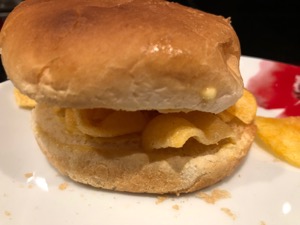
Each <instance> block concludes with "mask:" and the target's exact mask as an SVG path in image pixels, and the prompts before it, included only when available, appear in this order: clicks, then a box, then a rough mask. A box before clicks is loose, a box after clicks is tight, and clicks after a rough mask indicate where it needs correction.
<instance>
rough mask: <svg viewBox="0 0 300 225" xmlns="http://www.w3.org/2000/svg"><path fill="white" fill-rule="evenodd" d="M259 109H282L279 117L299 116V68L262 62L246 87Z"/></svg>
mask: <svg viewBox="0 0 300 225" xmlns="http://www.w3.org/2000/svg"><path fill="white" fill-rule="evenodd" d="M247 88H248V90H249V91H251V92H252V93H253V94H254V95H255V97H256V99H257V103H258V105H259V106H260V107H262V108H265V109H284V112H283V113H282V114H280V115H278V116H279V117H286V116H300V67H299V66H294V65H289V64H285V63H279V62H273V61H262V62H261V64H260V70H259V72H258V74H256V75H255V76H253V77H252V78H251V79H250V80H249V83H248V85H247Z"/></svg>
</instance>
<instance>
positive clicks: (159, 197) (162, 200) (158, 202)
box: [155, 196, 167, 204]
mask: <svg viewBox="0 0 300 225" xmlns="http://www.w3.org/2000/svg"><path fill="white" fill-rule="evenodd" d="M165 200H167V197H166V196H158V197H157V200H156V202H155V204H160V203H162V202H164V201H165Z"/></svg>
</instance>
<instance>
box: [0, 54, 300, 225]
mask: <svg viewBox="0 0 300 225" xmlns="http://www.w3.org/2000/svg"><path fill="white" fill-rule="evenodd" d="M260 61H261V60H260V59H255V58H249V57H242V60H241V71H242V74H243V76H244V81H245V83H247V82H248V79H249V78H250V77H251V76H253V75H254V74H255V73H256V72H257V71H258V69H259V62H260ZM0 96H1V97H0V116H1V119H0V224H10V225H20V224H25V225H27V224H30V225H41V224H43V225H54V224H70V225H83V224H85V225H94V224H122V225H125V224H130V225H133V224H143V225H146V224H149V225H153V224H155V225H159V224H163V225H169V224H170V225H176V224H180V225H182V224H186V225H190V224H197V225H200V224H205V225H215V224H216V225H220V224H222V225H227V224H242V225H291V224H293V225H296V224H297V225H299V224H300V170H299V169H297V168H295V167H292V166H290V165H288V164H285V163H283V162H281V161H279V160H277V159H275V158H274V157H273V156H271V155H270V154H268V153H266V152H265V151H264V150H263V149H261V148H260V147H259V146H258V145H257V144H256V143H254V144H253V146H252V148H251V151H250V154H249V156H248V157H247V159H246V160H245V161H244V163H243V165H241V167H240V168H239V170H238V171H236V173H235V174H234V175H233V176H232V177H230V178H228V179H226V180H224V181H223V182H221V183H219V184H217V185H214V186H213V187H210V188H207V189H205V190H203V192H206V193H208V194H210V193H211V191H212V190H214V189H221V190H225V191H227V192H229V193H230V195H231V197H230V198H227V199H221V200H218V201H217V202H216V203H215V204H209V203H207V202H206V201H204V200H203V199H200V198H199V197H197V193H192V194H189V195H182V196H180V197H175V196H169V197H167V198H166V199H165V200H164V201H158V196H156V195H132V194H126V193H115V192H109V191H103V190H96V189H93V188H89V187H87V186H84V185H80V184H77V183H74V182H72V181H71V180H69V179H67V178H64V177H62V176H60V175H59V174H58V173H57V171H56V170H55V169H54V168H52V167H51V166H50V165H49V164H48V162H47V161H46V159H45V157H44V156H43V154H42V153H41V151H40V150H39V148H38V146H37V144H36V143H35V140H34V137H33V134H32V131H31V128H30V112H29V111H28V110H22V109H20V108H18V107H17V106H16V104H15V101H14V97H13V86H12V84H11V83H10V82H9V81H7V82H4V83H2V84H0ZM259 113H261V114H264V115H267V116H273V115H274V112H273V111H266V110H260V111H259ZM28 173H29V174H32V176H29V174H28ZM26 174H27V175H26ZM64 185H66V187H65V189H64V188H63V187H64ZM160 200H162V199H160Z"/></svg>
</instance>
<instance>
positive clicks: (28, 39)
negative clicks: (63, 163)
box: [0, 0, 243, 113]
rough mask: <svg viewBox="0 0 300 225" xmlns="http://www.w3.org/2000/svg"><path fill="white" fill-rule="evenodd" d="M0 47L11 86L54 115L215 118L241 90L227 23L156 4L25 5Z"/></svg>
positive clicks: (82, 0) (34, 0)
mask: <svg viewBox="0 0 300 225" xmlns="http://www.w3.org/2000/svg"><path fill="white" fill-rule="evenodd" d="M0 45H1V49H2V60H3V65H4V67H5V70H6V72H7V74H8V77H9V78H10V79H11V81H12V82H13V83H14V85H15V86H16V87H17V88H18V89H19V90H20V91H21V92H23V93H24V94H26V95H28V96H29V97H31V98H33V99H35V100H36V101H37V102H44V103H48V104H55V105H58V106H60V107H72V108H100V107H101V108H112V109H116V110H118V109H122V110H128V111H135V110H152V109H156V110H160V111H191V110H200V111H205V112H213V113H218V112H220V111H223V110H225V109H226V108H228V107H229V106H231V105H233V104H234V103H235V102H236V101H237V100H238V99H239V98H240V97H241V95H242V90H243V82H242V78H241V76H240V73H239V59H240V45H239V40H238V38H237V36H236V33H235V32H234V30H233V28H232V27H231V25H230V21H229V19H225V18H223V17H221V16H215V15H212V14H208V13H205V12H202V11H199V10H195V9H192V8H188V7H185V6H182V5H179V4H177V3H171V2H167V1H163V0H113V1H111V0H64V1H60V0H26V1H25V2H22V3H21V4H20V5H19V6H17V7H16V8H15V9H14V10H13V12H12V13H11V14H10V15H9V16H8V18H7V20H6V21H5V24H4V26H3V29H2V31H1V38H0Z"/></svg>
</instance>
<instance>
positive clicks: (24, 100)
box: [14, 88, 36, 109]
mask: <svg viewBox="0 0 300 225" xmlns="http://www.w3.org/2000/svg"><path fill="white" fill-rule="evenodd" d="M14 96H15V100H16V102H17V104H18V106H20V107H22V108H28V109H32V108H34V107H35V105H36V102H35V101H34V100H33V99H31V98H29V97H28V96H26V95H24V94H22V93H21V92H20V91H19V90H18V89H17V88H14Z"/></svg>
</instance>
